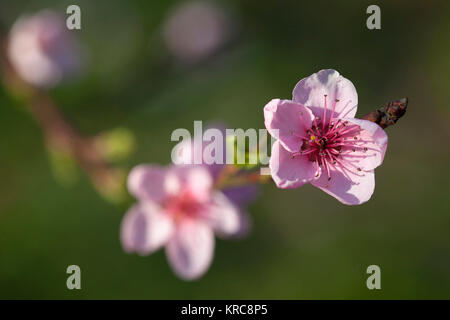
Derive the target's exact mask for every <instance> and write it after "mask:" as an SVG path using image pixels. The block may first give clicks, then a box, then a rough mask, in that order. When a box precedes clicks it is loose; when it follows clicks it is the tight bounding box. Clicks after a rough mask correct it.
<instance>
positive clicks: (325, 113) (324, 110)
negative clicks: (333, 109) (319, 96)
mask: <svg viewBox="0 0 450 320" xmlns="http://www.w3.org/2000/svg"><path fill="white" fill-rule="evenodd" d="M323 97H324V100H325V102H324V108H323V120H322V130H325V122H326V120H327V95H326V94H325V95H324V96H323Z"/></svg>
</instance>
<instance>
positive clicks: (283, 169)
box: [264, 69, 388, 205]
mask: <svg viewBox="0 0 450 320" xmlns="http://www.w3.org/2000/svg"><path fill="white" fill-rule="evenodd" d="M357 105H358V95H357V93H356V89H355V87H354V86H353V84H352V82H351V81H349V80H348V79H346V78H344V77H342V76H341V75H339V73H338V72H337V71H335V70H330V69H329V70H321V71H319V72H317V73H315V74H313V75H311V76H309V77H307V78H304V79H302V80H300V82H298V83H297V85H296V86H295V88H294V91H293V100H292V101H290V100H280V99H274V100H272V101H270V102H269V103H268V104H267V105H266V106H265V107H264V118H265V125H266V128H267V130H268V131H269V133H270V134H271V135H272V136H273V137H275V138H276V139H278V140H277V141H276V142H275V143H274V145H273V148H272V155H271V159H270V165H269V166H270V170H271V174H272V178H273V180H274V181H275V183H276V184H277V186H278V187H279V188H297V187H300V186H302V185H304V184H305V183H311V184H312V185H314V186H316V187H318V188H320V189H322V190H323V191H325V192H326V193H328V194H330V195H332V196H333V197H335V198H336V199H338V200H339V201H341V202H342V203H344V204H348V205H356V204H361V203H364V202H366V201H368V200H369V199H370V197H371V196H372V193H373V191H374V188H375V175H374V169H375V168H376V167H378V166H379V165H381V163H382V162H383V159H384V154H385V152H386V148H387V142H388V139H387V135H386V133H385V132H384V131H383V129H382V128H381V127H380V126H378V125H377V124H375V123H373V122H370V121H367V120H361V119H356V118H355V114H356V109H357Z"/></svg>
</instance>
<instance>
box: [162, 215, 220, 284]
mask: <svg viewBox="0 0 450 320" xmlns="http://www.w3.org/2000/svg"><path fill="white" fill-rule="evenodd" d="M213 254H214V234H213V231H212V230H211V228H210V227H209V226H208V225H206V224H205V223H203V222H200V221H194V220H191V219H189V220H184V221H182V222H180V223H179V224H178V225H177V228H176V232H175V235H174V237H172V239H171V240H170V241H169V243H168V244H167V246H166V255H167V259H168V261H169V264H170V265H171V267H172V269H173V270H174V271H175V273H176V274H177V275H178V276H179V277H181V278H182V279H184V280H193V279H197V278H199V277H201V276H202V275H203V274H204V273H205V272H206V271H207V270H208V268H209V266H210V265H211V262H212V258H213Z"/></svg>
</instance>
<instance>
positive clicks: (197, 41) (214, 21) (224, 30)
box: [163, 0, 230, 62]
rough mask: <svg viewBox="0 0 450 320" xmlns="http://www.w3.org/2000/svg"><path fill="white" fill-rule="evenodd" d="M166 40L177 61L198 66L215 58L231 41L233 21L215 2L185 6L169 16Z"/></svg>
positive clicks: (173, 11)
mask: <svg viewBox="0 0 450 320" xmlns="http://www.w3.org/2000/svg"><path fill="white" fill-rule="evenodd" d="M163 36H164V41H165V43H166V45H167V47H168V49H169V50H170V52H171V53H172V54H173V55H174V56H175V57H176V58H178V59H179V60H181V61H183V62H197V61H199V60H202V59H204V58H207V57H209V56H210V55H212V54H214V53H215V52H216V51H217V50H218V49H219V48H220V47H221V46H223V45H224V43H225V42H226V41H227V40H228V37H229V36H230V19H229V18H228V15H227V14H226V13H225V11H224V10H223V9H221V8H220V7H219V6H217V5H215V4H214V3H212V2H209V1H208V2H207V1H198V0H196V1H188V2H184V3H182V4H179V5H177V6H176V7H175V8H174V9H173V10H172V11H171V12H170V13H169V16H168V18H167V20H166V22H165V24H164V29H163Z"/></svg>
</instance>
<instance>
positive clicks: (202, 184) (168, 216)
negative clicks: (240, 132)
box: [121, 165, 243, 280]
mask: <svg viewBox="0 0 450 320" xmlns="http://www.w3.org/2000/svg"><path fill="white" fill-rule="evenodd" d="M213 182H214V180H213V177H212V175H211V173H210V172H209V171H208V170H207V169H206V168H204V167H202V166H170V167H167V168H163V167H158V166H153V165H140V166H137V167H135V168H134V169H133V170H132V171H131V172H130V174H129V176H128V189H129V191H130V193H131V194H132V195H133V196H135V197H136V198H137V199H138V201H139V203H138V204H136V205H134V206H133V207H131V208H130V210H129V211H128V212H127V214H126V215H125V217H124V219H123V221H122V226H121V241H122V245H123V247H124V249H125V251H127V252H137V253H139V254H141V255H147V254H150V253H152V252H154V251H156V250H158V249H159V248H161V247H163V246H165V249H166V256H167V259H168V261H169V264H170V265H171V267H172V269H173V270H174V271H175V273H176V274H177V275H178V276H179V277H181V278H182V279H185V280H192V279H196V278H199V277H201V276H202V275H203V274H204V273H205V272H206V271H207V270H208V268H209V266H210V264H211V262H212V258H213V253H214V243H215V240H214V233H215V234H216V235H218V236H223V237H227V236H232V235H235V234H238V233H240V232H241V228H242V227H243V222H242V221H243V220H242V217H241V212H240V210H239V208H238V207H237V206H236V205H235V204H234V203H233V202H231V201H230V200H229V199H228V198H227V197H226V196H225V195H224V194H223V193H221V192H220V191H217V190H214V189H213Z"/></svg>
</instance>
